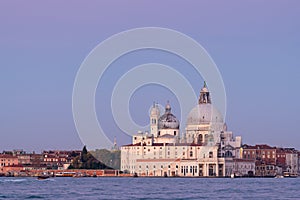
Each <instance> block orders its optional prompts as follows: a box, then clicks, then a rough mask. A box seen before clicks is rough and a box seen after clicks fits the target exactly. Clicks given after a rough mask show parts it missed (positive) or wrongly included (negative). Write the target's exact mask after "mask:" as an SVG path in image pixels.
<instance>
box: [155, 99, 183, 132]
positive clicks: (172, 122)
mask: <svg viewBox="0 0 300 200" xmlns="http://www.w3.org/2000/svg"><path fill="white" fill-rule="evenodd" d="M158 129H179V121H178V119H177V118H176V117H175V116H174V115H173V114H172V113H171V106H170V104H169V103H167V105H166V110H165V114H163V115H162V116H161V117H160V118H159V119H158Z"/></svg>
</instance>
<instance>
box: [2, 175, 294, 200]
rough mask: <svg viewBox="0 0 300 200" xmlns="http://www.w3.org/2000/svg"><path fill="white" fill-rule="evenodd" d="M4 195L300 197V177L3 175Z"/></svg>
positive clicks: (163, 197)
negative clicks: (18, 176)
mask: <svg viewBox="0 0 300 200" xmlns="http://www.w3.org/2000/svg"><path fill="white" fill-rule="evenodd" d="M0 199H57V200H58V199H266V200H267V199H280V200H281V199H300V178H281V179H276V178H265V179H263V178H240V179H228V178H227V179H225V178H104V177H101V178H50V179H47V180H37V179H35V178H6V177H1V178H0Z"/></svg>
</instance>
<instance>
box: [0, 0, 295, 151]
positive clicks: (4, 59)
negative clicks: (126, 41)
mask: <svg viewBox="0 0 300 200" xmlns="http://www.w3.org/2000/svg"><path fill="white" fill-rule="evenodd" d="M299 19H300V1H297V0H289V1H277V0H269V1H256V0H254V1H253V0H251V1H243V2H241V1H232V0H229V1H178V2H175V1H171V0H169V1H163V2H160V1H88V2H84V1H64V2H62V1H48V2H41V1H30V0H29V1H11V0H9V1H1V2H0V58H1V59H0V83H1V84H0V92H1V101H0V135H1V139H0V151H1V150H10V149H19V148H22V149H25V150H29V151H32V150H36V151H40V150H43V149H81V148H82V146H83V144H82V143H81V141H80V139H79V137H78V134H77V132H76V129H75V125H74V122H73V116H72V90H73V83H74V79H75V76H76V73H77V70H78V69H79V67H80V65H81V63H82V62H83V60H84V58H85V57H86V56H87V55H88V53H89V52H90V51H91V50H92V49H93V48H94V47H95V46H96V45H97V44H99V43H100V42H101V41H103V40H105V39H106V38H108V37H109V36H111V35H113V34H116V33H118V32H121V31H125V30H128V29H132V28H137V27H146V26H156V27H165V28H170V29H174V30H177V31H180V32H182V33H185V34H187V35H188V36H190V37H192V38H194V39H195V40H196V41H197V42H199V43H200V44H201V45H202V46H203V47H204V48H205V49H206V50H207V51H208V53H209V54H210V56H211V57H212V59H213V60H214V61H215V63H216V64H217V66H218V68H219V70H220V72H221V74H222V77H223V81H224V84H225V88H226V93H227V117H226V122H227V125H228V127H229V130H232V131H233V132H234V134H235V135H241V136H242V137H243V142H244V143H248V144H255V143H259V144H262V143H268V144H270V145H274V146H275V145H277V146H285V147H296V148H298V149H300V142H299V141H300V131H299V124H300V115H299V114H300V104H299V102H300V101H299V100H300V92H299V91H300V89H299V86H300V59H299V58H300V37H299V35H300V20H299ZM153 58H155V62H161V63H168V64H169V65H176V64H177V65H178V64H180V61H177V60H176V61H175V60H174V59H173V58H172V56H171V55H164V54H159V55H158V54H157V52H140V53H139V52H137V54H135V55H128V57H127V58H126V59H125V58H124V59H123V60H122V59H120V61H119V63H116V64H115V66H112V68H111V70H110V72H108V74H107V76H106V81H108V82H107V85H108V86H107V87H103V88H102V89H101V87H99V92H98V93H97V96H96V100H97V104H96V107H97V111H98V113H97V115H98V117H99V119H100V121H101V120H103V123H104V124H105V129H106V131H107V132H110V133H112V134H111V135H112V137H113V136H116V135H117V136H118V135H120V137H119V139H118V143H119V144H124V143H128V142H130V138H129V137H127V136H124V134H122V132H121V130H119V129H118V128H117V126H116V125H115V123H114V121H113V119H112V116H111V115H109V114H107V115H104V114H103V113H109V112H110V111H109V110H106V109H107V108H108V106H107V105H109V104H110V101H109V99H110V95H111V94H110V91H111V88H112V87H113V85H114V81H115V80H114V79H115V78H114V77H113V76H112V74H117V75H118V73H119V69H120V68H119V69H118V66H117V65H118V64H119V67H120V66H122V65H124V66H125V65H126V66H127V67H129V66H134V65H136V64H141V63H146V62H150V61H152V62H153V60H152V59H153ZM121 61H122V62H123V63H122V62H121ZM181 64H182V65H184V62H182V63H181ZM109 73H111V75H110V74H109ZM186 73H187V74H189V72H186ZM190 74H192V73H190ZM187 76H188V75H187ZM187 78H188V79H189V80H190V81H191V83H192V85H193V88H194V89H195V91H196V92H197V93H198V91H199V90H200V88H201V86H202V84H203V80H202V79H201V77H197V76H193V75H191V76H190V77H189V76H188V77H187ZM145 94H146V95H145ZM154 100H156V101H160V103H162V104H164V102H165V101H166V100H170V101H171V102H173V111H174V113H175V114H177V115H179V114H178V109H176V108H177V107H178V102H177V100H176V99H175V98H174V95H173V94H172V93H170V91H169V90H168V89H166V88H161V87H158V86H152V87H151V86H147V87H143V88H142V89H140V90H138V91H136V93H135V94H134V96H133V97H132V103H131V107H130V110H131V111H132V113H131V114H132V116H133V118H134V119H135V120H136V122H137V123H139V124H147V122H148V115H147V114H148V109H149V106H150V105H151V104H152V102H153V101H154Z"/></svg>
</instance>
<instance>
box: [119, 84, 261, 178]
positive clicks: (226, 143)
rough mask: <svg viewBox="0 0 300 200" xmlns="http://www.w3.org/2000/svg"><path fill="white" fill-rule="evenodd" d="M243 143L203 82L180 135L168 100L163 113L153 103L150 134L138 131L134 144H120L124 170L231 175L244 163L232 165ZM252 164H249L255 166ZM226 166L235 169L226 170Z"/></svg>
mask: <svg viewBox="0 0 300 200" xmlns="http://www.w3.org/2000/svg"><path fill="white" fill-rule="evenodd" d="M241 143H242V140H241V137H235V138H234V137H233V134H232V132H230V131H227V126H226V124H225V123H224V121H223V117H222V115H221V114H220V113H219V112H218V110H217V109H216V108H215V107H214V106H213V105H212V104H211V99H210V93H209V91H208V89H207V87H206V84H204V87H203V88H202V89H201V92H200V97H199V104H198V105H197V106H196V107H195V108H193V109H192V111H191V112H190V114H189V116H188V118H187V126H186V129H185V133H183V134H181V135H180V132H179V121H178V120H177V119H176V117H175V116H174V115H173V114H172V113H171V106H170V105H169V103H168V104H167V105H166V108H165V113H164V114H163V115H160V111H159V109H158V106H157V105H153V108H152V109H151V112H150V133H148V132H145V133H143V132H139V133H137V134H136V135H134V136H133V137H132V144H129V145H124V146H122V147H121V170H122V171H124V172H127V173H130V174H136V175H138V176H230V174H228V172H229V171H230V172H233V171H234V170H237V169H238V168H239V167H242V166H244V165H245V163H244V165H242V164H241V165H239V164H234V165H232V163H237V161H234V159H235V158H239V155H240V153H239V149H240V147H241ZM226 162H227V163H229V164H228V165H226ZM252 164H253V163H251V164H250V163H248V164H247V166H248V165H249V167H251V169H252ZM226 166H227V167H229V168H232V170H226ZM253 168H255V167H253ZM246 170H247V168H244V169H243V171H241V173H242V174H244V173H246ZM253 170H254V169H253ZM247 173H248V171H247Z"/></svg>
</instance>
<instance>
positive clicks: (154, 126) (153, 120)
mask: <svg viewBox="0 0 300 200" xmlns="http://www.w3.org/2000/svg"><path fill="white" fill-rule="evenodd" d="M159 117H160V111H159V108H158V105H157V104H156V103H155V102H154V103H153V107H152V108H151V112H150V133H151V134H152V135H153V136H154V137H157V133H158V119H159Z"/></svg>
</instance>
